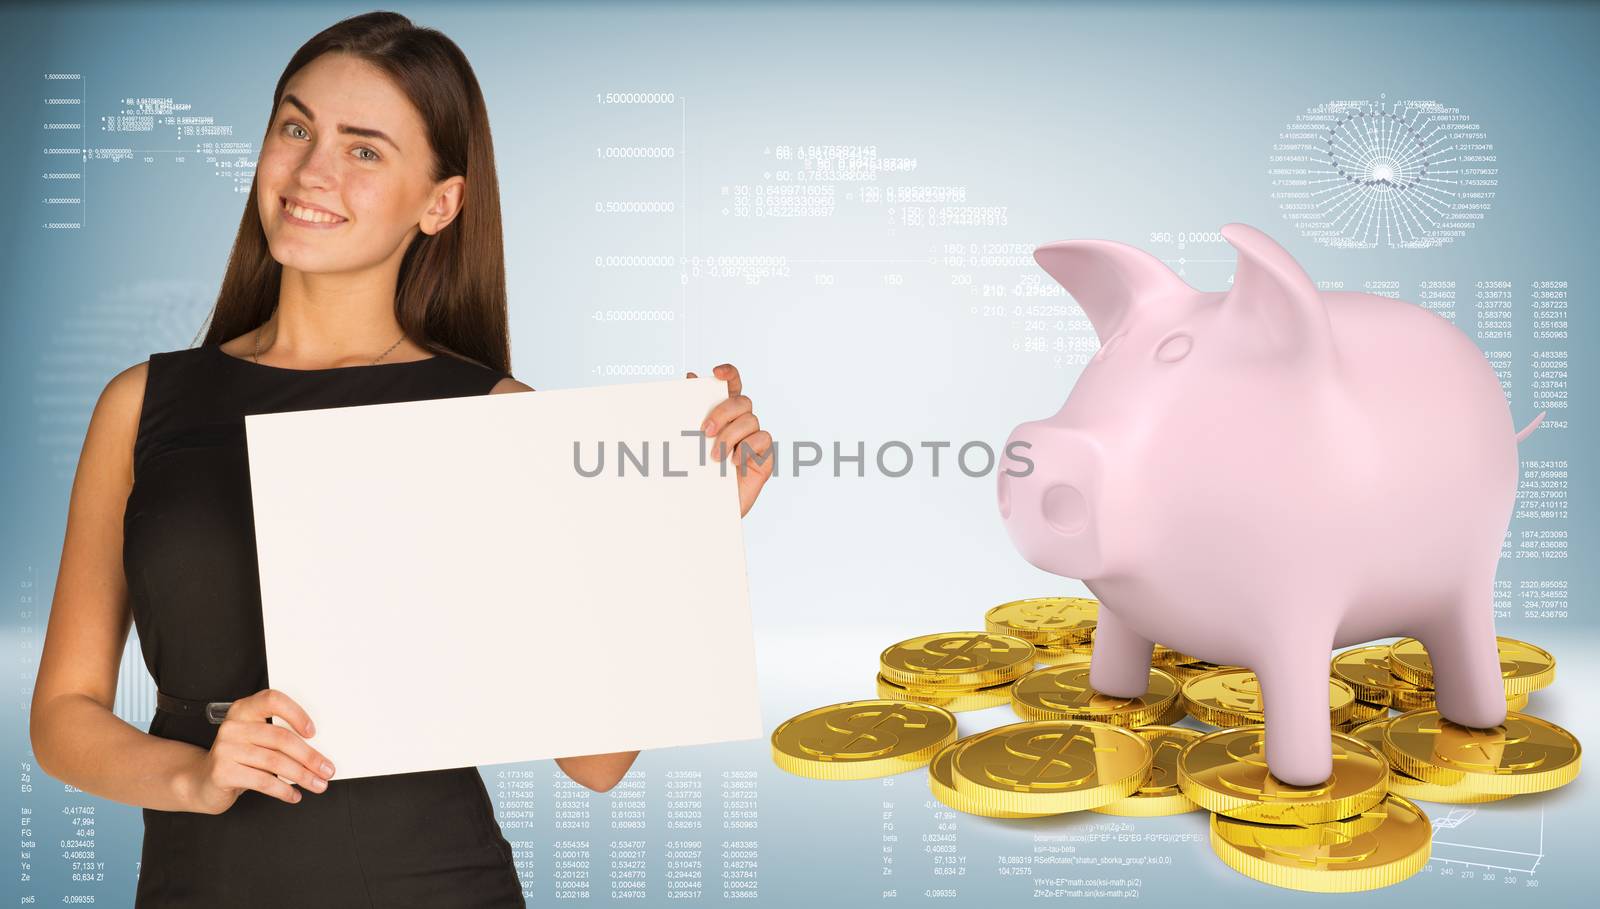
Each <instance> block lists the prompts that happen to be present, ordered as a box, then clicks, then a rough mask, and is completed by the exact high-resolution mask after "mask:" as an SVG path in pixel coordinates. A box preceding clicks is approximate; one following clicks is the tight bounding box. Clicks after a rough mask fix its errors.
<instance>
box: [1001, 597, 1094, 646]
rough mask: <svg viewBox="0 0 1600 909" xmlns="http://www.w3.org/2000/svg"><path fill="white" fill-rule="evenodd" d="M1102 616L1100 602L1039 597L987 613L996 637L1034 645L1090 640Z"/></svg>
mask: <svg viewBox="0 0 1600 909" xmlns="http://www.w3.org/2000/svg"><path fill="white" fill-rule="evenodd" d="M1099 614H1100V601H1098V600H1091V599H1088V598H1086V597H1035V598H1034V599H1031V600H1014V601H1012V602H1010V603H1001V604H1000V605H999V606H996V607H994V608H993V609H991V610H989V611H988V612H986V613H984V614H983V624H984V627H985V628H986V629H988V631H989V632H990V633H992V634H1009V635H1011V636H1012V637H1017V638H1022V639H1023V640H1024V641H1027V642H1029V643H1031V644H1035V645H1038V644H1062V643H1065V642H1067V641H1069V640H1070V641H1087V640H1088V639H1089V635H1090V634H1091V633H1092V632H1093V631H1094V626H1095V620H1096V618H1097V617H1098V616H1099Z"/></svg>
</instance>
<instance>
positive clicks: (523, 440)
mask: <svg viewBox="0 0 1600 909" xmlns="http://www.w3.org/2000/svg"><path fill="white" fill-rule="evenodd" d="M727 395H728V386H727V383H726V382H724V381H722V380H719V379H712V378H696V379H677V380H671V381H660V382H644V383H636V384H627V385H613V386H604V387H596V388H579V389H570V390H558V391H536V392H520V393H513V394H499V395H481V396H469V397H460V398H448V399H439V400H429V401H407V402H401V403H391V404H373V405H365V406H356V407H336V408H327V409H321V410H308V411H297V412H292V413H276V414H258V415H257V414H252V415H250V416H247V417H246V418H245V429H246V436H247V440H248V445H249V458H250V485H251V494H252V496H253V500H254V512H255V533H256V548H257V557H258V561H259V567H260V576H261V601H262V603H261V606H262V620H263V623H264V627H265V632H266V650H267V671H268V678H269V684H270V685H271V686H272V687H273V688H277V689H279V690H281V691H283V692H285V693H286V694H288V695H289V696H290V697H292V698H294V699H295V700H296V701H297V702H298V703H299V704H300V705H301V706H303V707H304V708H305V709H306V711H307V713H309V714H310V716H311V719H312V721H313V722H315V723H316V734H315V736H313V738H312V739H311V740H310V741H311V743H312V744H313V745H314V746H315V747H316V748H317V749H319V750H320V751H322V752H323V753H324V754H326V755H327V756H328V757H329V759H331V760H332V761H333V762H334V764H335V766H336V767H337V772H336V775H335V779H350V778H354V777H364V776H378V775H382V774H390V773H402V772H408V771H420V770H434V769H442V768H448V767H466V766H474V765H482V764H496V763H503V762H512V761H527V760H535V759H541V758H551V757H566V756H571V755H583V754H595V753H600V752H609V751H624V750H633V749H652V748H665V747H671V746H675V745H695V744H704V743H710V742H725V741H735V740H743V739H753V738H758V737H760V736H761V735H762V724H761V717H760V706H759V700H758V696H757V691H756V667H755V644H754V633H753V629H752V626H751V618H750V607H749V594H748V588H747V586H746V576H745V559H744V542H743V536H742V533H741V527H740V516H739V496H738V487H737V482H738V481H737V476H736V470H737V468H736V466H735V465H736V462H735V461H730V462H727V463H726V464H724V463H719V462H717V461H716V460H714V459H713V458H712V457H711V456H710V454H709V453H706V454H705V456H704V457H703V458H702V454H701V453H702V451H703V449H704V447H705V446H706V444H707V443H706V442H705V440H704V439H703V437H702V436H701V435H700V434H699V427H700V424H701V422H702V421H703V420H704V419H705V417H706V415H707V414H708V413H710V411H711V408H712V407H713V406H715V405H716V404H717V403H718V402H720V401H722V400H725V399H726V398H727ZM684 432H689V433H691V435H688V436H685V435H683V433H684ZM619 443H620V445H619ZM575 445H576V447H577V451H576V454H575ZM623 448H626V453H627V454H628V455H631V457H624V452H623V450H622V449H623ZM646 452H647V454H646ZM602 454H603V457H604V462H603V464H604V469H603V470H601V471H600V472H599V474H598V475H596V476H585V475H583V474H582V473H580V471H579V467H580V466H581V467H582V468H583V470H585V471H589V470H593V469H594V468H595V466H596V463H597V459H598V458H600V457H601V456H602ZM575 458H576V460H575ZM638 462H644V465H645V466H644V469H642V470H641V469H640V466H639V463H638ZM619 468H621V469H620V470H619ZM619 473H621V474H622V475H620V476H619ZM274 722H278V723H279V724H280V725H283V724H282V722H281V721H279V720H274Z"/></svg>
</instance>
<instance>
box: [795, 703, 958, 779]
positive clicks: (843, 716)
mask: <svg viewBox="0 0 1600 909" xmlns="http://www.w3.org/2000/svg"><path fill="white" fill-rule="evenodd" d="M955 740H956V718H955V714H953V713H951V712H950V711H948V710H945V709H944V708H942V707H934V706H932V705H930V704H918V703H914V702H910V701H891V700H877V701H845V702H844V703H842V704H830V705H828V706H826V707H818V708H816V709H814V710H807V711H806V712H805V713H802V714H799V715H798V716H794V717H790V718H789V719H787V720H784V721H783V722H782V723H779V724H778V728H776V729H774V730H773V731H772V760H773V763H775V764H777V765H778V766H779V767H780V768H782V769H784V770H787V771H789V772H790V773H793V774H796V775H798V776H804V777H810V778H812V779H818V780H861V779H867V778H869V777H875V776H888V775H890V774H894V773H903V772H905V771H907V770H914V769H916V768H918V767H921V766H923V765H925V764H927V763H928V761H930V760H932V759H933V756H934V755H935V754H936V753H938V751H939V749H940V748H943V747H944V746H945V745H948V744H949V743H951V742H953V741H955Z"/></svg>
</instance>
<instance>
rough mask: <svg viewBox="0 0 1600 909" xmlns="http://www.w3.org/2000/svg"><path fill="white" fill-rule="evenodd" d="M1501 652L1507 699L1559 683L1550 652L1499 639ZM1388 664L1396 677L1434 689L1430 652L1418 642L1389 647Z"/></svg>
mask: <svg viewBox="0 0 1600 909" xmlns="http://www.w3.org/2000/svg"><path fill="white" fill-rule="evenodd" d="M1495 642H1496V643H1497V644H1498V645H1499V648H1500V681H1501V683H1502V684H1504V685H1505V689H1506V696H1507V697H1510V696H1512V695H1516V694H1527V693H1528V692H1530V691H1534V690H1536V689H1539V688H1543V687H1544V686H1546V685H1548V684H1550V683H1551V682H1553V681H1555V679H1556V658H1555V657H1553V656H1551V655H1550V653H1549V651H1546V650H1545V649H1543V648H1541V647H1535V646H1533V645H1532V644H1529V643H1527V642H1525V641H1518V640H1515V639H1513V638H1505V637H1497V638H1495ZM1389 663H1390V667H1391V669H1392V670H1393V672H1394V674H1395V675H1397V676H1399V677H1400V678H1402V679H1405V680H1406V681H1408V682H1410V683H1411V684H1413V685H1416V686H1417V687H1418V688H1432V687H1434V686H1433V663H1432V662H1430V661H1429V660H1428V651H1427V649H1426V648H1424V647H1423V646H1422V642H1421V641H1419V640H1417V639H1416V638H1401V639H1400V640H1398V641H1395V642H1394V643H1393V644H1390V645H1389Z"/></svg>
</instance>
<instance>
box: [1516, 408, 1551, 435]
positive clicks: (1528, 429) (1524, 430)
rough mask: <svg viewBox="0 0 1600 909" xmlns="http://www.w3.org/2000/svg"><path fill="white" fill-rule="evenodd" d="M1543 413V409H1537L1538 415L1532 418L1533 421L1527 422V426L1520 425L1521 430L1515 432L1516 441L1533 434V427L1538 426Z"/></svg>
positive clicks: (1536, 427)
mask: <svg viewBox="0 0 1600 909" xmlns="http://www.w3.org/2000/svg"><path fill="white" fill-rule="evenodd" d="M1544 414H1545V412H1544V411H1542V410H1541V411H1539V415H1538V416H1537V417H1534V418H1533V422H1532V423H1529V424H1528V425H1527V426H1524V427H1522V431H1521V432H1519V433H1517V441H1518V442H1521V441H1522V440H1523V439H1526V438H1527V437H1528V436H1531V435H1533V431H1534V430H1535V429H1538V428H1539V424H1540V423H1543V422H1544Z"/></svg>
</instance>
